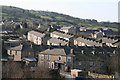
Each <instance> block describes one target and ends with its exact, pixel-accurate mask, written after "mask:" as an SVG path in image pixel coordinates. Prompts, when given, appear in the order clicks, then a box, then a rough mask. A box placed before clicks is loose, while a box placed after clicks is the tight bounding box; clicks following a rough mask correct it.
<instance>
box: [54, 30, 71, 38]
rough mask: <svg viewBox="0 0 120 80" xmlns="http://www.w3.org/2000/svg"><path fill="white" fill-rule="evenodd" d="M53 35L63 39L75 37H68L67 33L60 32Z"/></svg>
mask: <svg viewBox="0 0 120 80" xmlns="http://www.w3.org/2000/svg"><path fill="white" fill-rule="evenodd" d="M52 34H56V35H58V36H60V37H63V38H71V37H73V36H71V35H68V34H65V33H60V32H57V31H54V32H52Z"/></svg>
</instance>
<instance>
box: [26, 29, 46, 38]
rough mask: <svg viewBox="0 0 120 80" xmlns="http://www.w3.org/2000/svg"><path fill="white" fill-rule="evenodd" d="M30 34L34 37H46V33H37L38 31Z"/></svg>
mask: <svg viewBox="0 0 120 80" xmlns="http://www.w3.org/2000/svg"><path fill="white" fill-rule="evenodd" d="M28 33H30V34H33V35H35V36H37V37H44V36H45V34H44V33H40V32H37V31H33V30H32V31H29V32H28Z"/></svg>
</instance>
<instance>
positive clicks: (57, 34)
mask: <svg viewBox="0 0 120 80" xmlns="http://www.w3.org/2000/svg"><path fill="white" fill-rule="evenodd" d="M50 37H53V38H61V39H63V40H64V41H68V42H69V45H73V36H72V35H69V34H66V33H61V32H57V31H54V32H52V33H51V34H50Z"/></svg>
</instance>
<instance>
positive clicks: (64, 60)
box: [38, 48, 73, 70]
mask: <svg viewBox="0 0 120 80" xmlns="http://www.w3.org/2000/svg"><path fill="white" fill-rule="evenodd" d="M72 60H73V59H72V56H70V55H69V56H67V55H66V53H65V50H64V49H60V48H57V49H47V50H45V51H42V52H40V54H39V55H38V65H41V64H42V65H44V66H47V67H48V68H51V69H62V70H65V67H67V64H70V63H72V62H73V61H72Z"/></svg>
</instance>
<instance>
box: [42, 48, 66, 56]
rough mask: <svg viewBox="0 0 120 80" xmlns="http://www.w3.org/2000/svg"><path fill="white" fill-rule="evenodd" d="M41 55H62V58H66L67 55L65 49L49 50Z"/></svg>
mask: <svg viewBox="0 0 120 80" xmlns="http://www.w3.org/2000/svg"><path fill="white" fill-rule="evenodd" d="M40 53H42V54H48V55H60V56H65V55H66V53H65V51H64V49H47V50H45V51H42V52H40Z"/></svg>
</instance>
